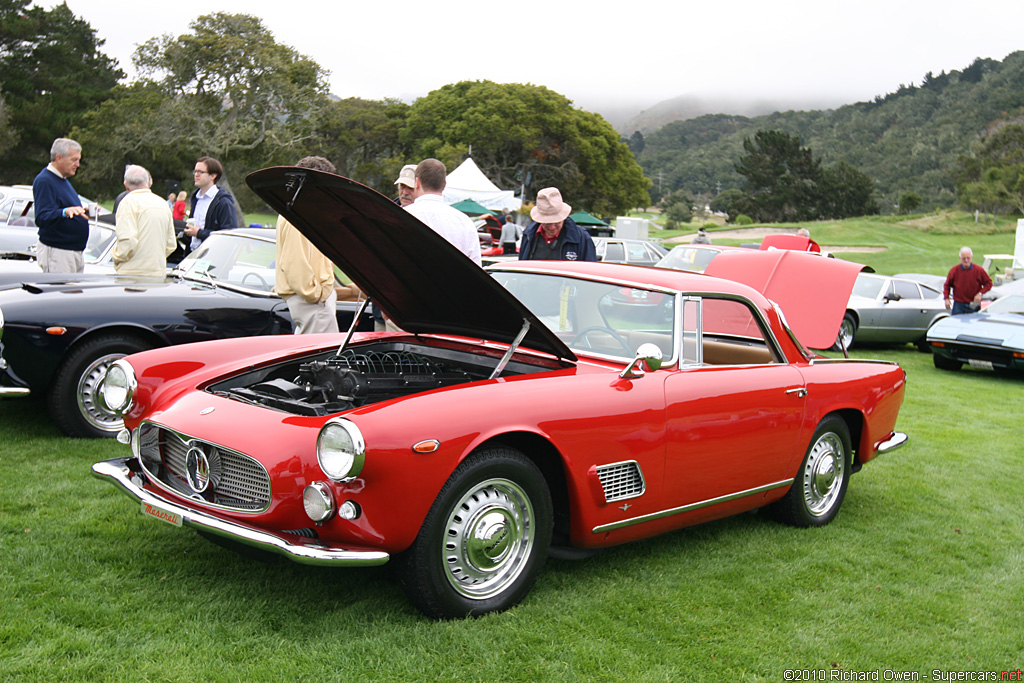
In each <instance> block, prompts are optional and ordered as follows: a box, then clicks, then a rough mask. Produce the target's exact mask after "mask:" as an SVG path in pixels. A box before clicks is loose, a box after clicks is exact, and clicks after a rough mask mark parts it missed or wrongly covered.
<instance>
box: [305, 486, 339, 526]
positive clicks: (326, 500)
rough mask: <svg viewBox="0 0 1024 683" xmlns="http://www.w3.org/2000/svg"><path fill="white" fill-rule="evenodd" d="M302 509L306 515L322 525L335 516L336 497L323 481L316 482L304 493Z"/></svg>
mask: <svg viewBox="0 0 1024 683" xmlns="http://www.w3.org/2000/svg"><path fill="white" fill-rule="evenodd" d="M302 507H303V508H305V510H306V515H307V516H308V517H309V518H310V519H311V520H313V521H314V522H316V523H317V524H321V523H323V522H326V521H327V520H329V519H330V518H331V517H332V516H334V496H333V495H332V494H331V489H330V488H329V487H328V486H327V484H325V483H324V482H322V481H314V482H313V483H312V484H310V485H309V486H307V487H306V488H305V489H303V491H302Z"/></svg>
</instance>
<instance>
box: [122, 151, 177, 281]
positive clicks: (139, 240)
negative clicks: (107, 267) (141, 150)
mask: <svg viewBox="0 0 1024 683" xmlns="http://www.w3.org/2000/svg"><path fill="white" fill-rule="evenodd" d="M152 184H153V178H152V177H151V176H150V175H149V171H147V170H146V169H144V168H143V167H142V166H129V167H128V168H126V169H125V172H124V187H125V189H126V190H128V194H127V195H125V197H124V199H122V200H121V203H120V204H118V206H117V217H116V220H115V223H114V232H115V234H116V235H117V244H115V245H114V270H116V271H117V274H118V275H144V276H149V277H160V278H162V277H164V276H165V275H166V274H167V257H168V256H170V255H171V254H172V253H173V252H174V249H175V248H176V247H177V242H176V241H175V239H174V220H173V219H172V218H171V209H170V207H168V206H167V202H166V201H165V200H163V199H162V198H160V197H157V196H156V195H155V194H153V192H152V191H150V189H149V188H150V186H152Z"/></svg>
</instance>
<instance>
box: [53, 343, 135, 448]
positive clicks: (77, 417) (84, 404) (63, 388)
mask: <svg viewBox="0 0 1024 683" xmlns="http://www.w3.org/2000/svg"><path fill="white" fill-rule="evenodd" d="M148 348H150V346H149V345H148V344H146V343H145V342H144V341H142V340H141V339H139V338H138V337H135V336H132V335H128V334H105V335H102V336H99V337H95V338H93V339H90V340H88V341H86V342H83V343H82V344H79V345H77V346H75V347H73V348H72V349H71V351H70V352H69V353H68V354H67V356H66V357H65V358H64V361H63V362H62V363H61V365H60V368H59V369H58V370H57V374H56V375H54V378H53V384H52V385H51V387H50V392H49V395H48V396H47V402H48V405H49V408H50V415H51V416H52V417H53V421H54V422H56V423H57V426H58V427H60V430H61V431H62V432H64V433H65V434H67V435H68V436H77V437H81V438H102V437H112V436H116V435H117V433H118V432H119V431H120V430H121V428H122V427H124V421H123V420H122V419H121V417H120V416H119V415H118V414H117V413H115V412H114V411H112V410H110V409H109V408H107V406H106V404H105V403H104V402H103V397H102V396H101V395H100V383H101V382H102V381H103V376H104V375H105V374H106V372H107V368H109V367H110V366H111V365H112V364H113V363H114V361H116V360H118V359H120V358H124V357H125V356H127V355H129V354H132V353H138V352H139V351H145V350H146V349H148Z"/></svg>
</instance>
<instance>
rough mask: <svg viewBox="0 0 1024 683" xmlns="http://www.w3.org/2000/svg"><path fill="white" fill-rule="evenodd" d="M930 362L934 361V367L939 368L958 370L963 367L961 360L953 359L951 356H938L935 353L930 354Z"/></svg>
mask: <svg viewBox="0 0 1024 683" xmlns="http://www.w3.org/2000/svg"><path fill="white" fill-rule="evenodd" d="M932 363H934V364H935V367H937V368H938V369H939V370H959V369H960V368H961V367H963V363H962V362H960V361H958V360H953V359H952V358H946V357H945V356H940V355H939V354H937V353H933V354H932Z"/></svg>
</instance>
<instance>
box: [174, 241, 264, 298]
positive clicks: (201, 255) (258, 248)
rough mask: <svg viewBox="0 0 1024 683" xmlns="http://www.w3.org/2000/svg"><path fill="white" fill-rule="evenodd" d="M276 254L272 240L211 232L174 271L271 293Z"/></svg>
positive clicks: (201, 278) (186, 275) (200, 278)
mask: <svg viewBox="0 0 1024 683" xmlns="http://www.w3.org/2000/svg"><path fill="white" fill-rule="evenodd" d="M275 258H276V254H275V249H274V243H273V242H268V241H265V240H261V239H257V238H255V237H249V236H246V235H223V234H213V235H210V237H209V238H207V240H206V241H205V242H203V243H202V244H201V245H199V248H198V249H196V250H195V251H193V252H192V253H191V254H189V255H188V257H186V258H185V259H184V260H183V261H182V262H181V263H180V264H178V268H177V271H176V272H178V273H179V274H181V275H183V276H184V277H187V278H192V279H197V280H214V281H215V282H217V283H218V284H230V285H235V286H237V287H244V288H245V289H250V290H255V291H258V292H268V293H272V292H273V291H274V280H275V274H274V260H275Z"/></svg>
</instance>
